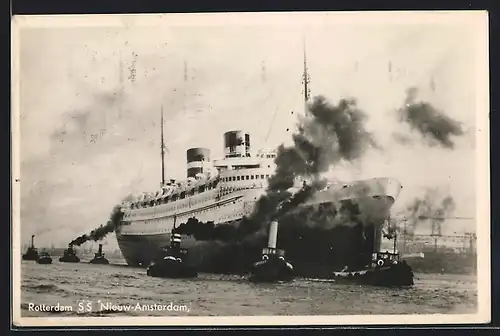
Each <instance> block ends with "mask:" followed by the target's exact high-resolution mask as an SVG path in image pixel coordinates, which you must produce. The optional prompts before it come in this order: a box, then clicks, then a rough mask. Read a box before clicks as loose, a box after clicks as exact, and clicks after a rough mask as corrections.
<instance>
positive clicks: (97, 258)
mask: <svg viewBox="0 0 500 336" xmlns="http://www.w3.org/2000/svg"><path fill="white" fill-rule="evenodd" d="M90 263H91V264H99V265H108V264H109V261H108V259H106V258H104V253H102V244H99V250H98V251H97V253H95V254H94V259H92V260H91V261H90Z"/></svg>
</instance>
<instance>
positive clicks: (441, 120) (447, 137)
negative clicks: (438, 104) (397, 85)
mask: <svg viewBox="0 0 500 336" xmlns="http://www.w3.org/2000/svg"><path fill="white" fill-rule="evenodd" d="M417 94H418V90H417V89H416V88H410V89H409V90H408V91H407V97H406V99H405V105H404V107H402V108H400V109H399V110H398V114H399V120H400V122H405V123H407V124H408V125H410V127H411V128H412V129H414V130H417V131H418V132H419V133H420V134H421V135H422V136H424V138H425V139H427V140H429V144H430V145H435V144H438V145H440V146H442V147H445V148H450V149H452V148H454V142H453V140H452V137H453V136H460V135H463V134H464V132H463V130H462V126H461V124H460V123H459V122H457V121H455V120H453V119H452V118H450V117H448V116H447V115H446V114H444V112H442V111H439V110H437V109H436V108H434V106H432V105H431V104H430V103H428V102H423V101H417ZM401 139H402V138H401V135H397V138H396V140H398V141H400V140H401ZM403 139H404V140H405V141H407V139H406V138H403Z"/></svg>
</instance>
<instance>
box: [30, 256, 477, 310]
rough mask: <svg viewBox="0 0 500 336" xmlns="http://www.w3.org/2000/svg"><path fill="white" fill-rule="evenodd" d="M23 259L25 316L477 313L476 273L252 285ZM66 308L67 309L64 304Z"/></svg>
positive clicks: (116, 265)
mask: <svg viewBox="0 0 500 336" xmlns="http://www.w3.org/2000/svg"><path fill="white" fill-rule="evenodd" d="M53 258H54V263H53V264H51V265H39V264H37V263H35V262H33V261H23V262H22V265H21V315H22V316H23V317H35V316H51V317H56V316H57V317H59V316H61V317H62V316H186V315H188V316H259V315H260V316H263V315H359V314H364V315H365V314H374V315H381V314H435V313H439V314H453V313H456V314H473V313H476V311H477V281H476V276H473V275H448V274H418V273H417V274H415V285H414V286H413V287H411V288H401V289H390V288H380V287H371V286H360V285H345V284H335V283H334V282H333V281H328V280H319V279H296V280H294V281H293V282H291V283H278V284H252V283H250V282H248V281H247V280H246V279H245V278H244V277H241V276H230V275H216V274H200V275H199V277H198V278H196V279H187V280H183V279H162V278H152V277H148V276H146V270H145V269H143V268H132V267H128V266H126V265H125V263H124V262H123V261H122V260H112V259H110V265H93V264H89V263H88V261H86V260H85V259H84V260H82V262H81V263H61V262H59V261H58V258H57V257H55V256H54V257H53ZM57 307H59V308H57Z"/></svg>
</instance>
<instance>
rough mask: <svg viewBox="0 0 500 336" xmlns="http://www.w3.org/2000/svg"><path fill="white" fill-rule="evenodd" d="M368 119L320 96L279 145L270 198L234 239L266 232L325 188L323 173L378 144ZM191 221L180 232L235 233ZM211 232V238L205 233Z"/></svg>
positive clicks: (346, 103) (352, 106) (350, 104)
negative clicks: (288, 140)
mask: <svg viewBox="0 0 500 336" xmlns="http://www.w3.org/2000/svg"><path fill="white" fill-rule="evenodd" d="M366 118H367V117H366V115H365V113H364V112H363V111H361V110H360V109H359V108H357V106H356V101H355V100H352V99H350V100H346V99H342V100H340V102H339V103H338V104H337V105H332V104H331V103H329V102H328V101H327V100H326V99H325V98H324V97H321V96H320V97H316V98H315V99H314V100H313V102H312V104H311V105H310V106H309V114H308V115H307V116H305V117H302V118H300V119H299V121H298V132H296V133H295V134H293V136H292V139H293V146H290V147H285V146H283V145H281V146H279V148H278V153H277V156H276V159H275V163H276V166H277V169H276V171H275V173H274V174H273V175H272V176H271V177H270V179H269V185H268V188H267V190H266V194H265V195H263V196H262V197H260V199H259V200H258V201H257V203H256V207H255V209H254V211H253V213H252V214H251V215H250V216H249V217H248V218H243V219H242V220H241V221H240V223H238V224H237V225H236V227H237V229H234V232H235V233H233V234H231V235H235V236H236V237H238V238H243V237H245V236H247V235H249V234H252V233H255V232H257V231H259V230H261V229H264V228H265V227H266V225H267V224H269V222H270V221H271V220H273V219H280V218H281V217H283V216H284V215H285V214H287V213H288V212H289V211H292V210H294V209H296V208H297V206H299V205H300V204H302V203H304V202H306V201H307V200H308V199H309V198H310V197H311V196H313V195H314V194H315V193H316V192H317V191H319V190H321V189H323V188H325V187H326V180H325V179H323V178H322V177H321V174H322V173H326V172H327V171H328V170H329V169H330V168H331V167H332V166H334V165H336V164H338V163H339V162H340V161H341V160H347V161H353V160H355V159H358V158H359V157H360V156H361V155H362V154H363V153H364V152H365V150H366V149H368V148H369V147H370V146H375V145H376V143H375V141H374V138H373V136H372V134H371V133H370V132H368V131H367V130H366V129H365V128H364V122H365V120H366ZM297 178H302V179H303V180H304V184H303V186H302V188H300V189H299V190H298V191H297V192H295V193H292V192H290V191H289V189H290V188H292V187H293V186H294V182H295V181H296V179H297ZM188 222H189V221H188ZM189 223H191V224H189V226H187V225H188V223H185V224H181V225H180V226H179V227H178V228H177V230H176V231H177V232H179V233H184V234H191V235H195V234H196V232H197V231H196V229H195V228H200V230H201V231H200V232H202V233H200V234H201V236H203V237H207V236H210V237H212V239H222V238H221V237H226V236H227V235H229V233H219V230H221V232H230V231H231V229H229V228H224V226H223V225H217V226H215V225H213V223H206V225H207V228H205V229H201V224H199V223H198V224H194V222H193V221H191V222H189ZM188 228H191V229H188ZM222 230H224V231H222ZM212 231H213V232H214V233H213V234H209V233H207V232H212ZM232 238H234V237H233V236H232V237H231V239H232Z"/></svg>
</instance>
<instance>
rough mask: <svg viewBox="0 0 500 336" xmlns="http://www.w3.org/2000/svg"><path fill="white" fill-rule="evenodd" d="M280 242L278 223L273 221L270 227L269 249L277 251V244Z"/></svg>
mask: <svg viewBox="0 0 500 336" xmlns="http://www.w3.org/2000/svg"><path fill="white" fill-rule="evenodd" d="M277 241H278V222H277V221H272V222H271V225H270V226H269V240H268V243H267V247H269V248H272V249H275V248H276V242H277Z"/></svg>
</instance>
